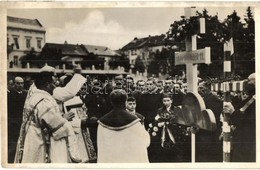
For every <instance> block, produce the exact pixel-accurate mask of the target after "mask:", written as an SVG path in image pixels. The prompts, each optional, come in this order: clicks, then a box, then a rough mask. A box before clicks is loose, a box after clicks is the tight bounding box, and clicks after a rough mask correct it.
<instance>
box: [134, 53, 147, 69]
mask: <svg viewBox="0 0 260 170" xmlns="http://www.w3.org/2000/svg"><path fill="white" fill-rule="evenodd" d="M135 70H136V71H139V73H144V71H145V66H144V62H143V61H142V59H141V57H140V56H137V58H136V59H135Z"/></svg>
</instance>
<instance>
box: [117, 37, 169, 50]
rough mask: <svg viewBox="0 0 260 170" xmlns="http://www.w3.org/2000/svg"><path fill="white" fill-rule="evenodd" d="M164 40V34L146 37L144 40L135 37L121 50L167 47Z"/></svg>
mask: <svg viewBox="0 0 260 170" xmlns="http://www.w3.org/2000/svg"><path fill="white" fill-rule="evenodd" d="M164 39H165V35H164V34H161V35H155V36H148V37H144V38H137V37H135V38H134V39H133V40H132V41H131V42H129V43H128V44H126V45H125V46H124V47H123V48H122V49H121V50H131V49H138V48H142V47H144V46H148V47H154V46H161V45H167V44H168V43H166V42H165V41H164Z"/></svg>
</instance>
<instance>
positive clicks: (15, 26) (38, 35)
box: [7, 16, 46, 68]
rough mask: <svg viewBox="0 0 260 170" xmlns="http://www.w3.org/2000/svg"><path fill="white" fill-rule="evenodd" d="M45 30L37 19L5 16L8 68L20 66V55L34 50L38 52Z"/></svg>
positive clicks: (42, 44)
mask: <svg viewBox="0 0 260 170" xmlns="http://www.w3.org/2000/svg"><path fill="white" fill-rule="evenodd" d="M45 33H46V30H45V28H44V27H43V26H42V24H41V23H40V22H39V21H38V20H37V19H25V18H17V17H11V16H7V49H8V51H7V57H8V65H9V66H8V68H21V67H22V64H21V57H22V56H24V55H26V54H27V53H29V52H30V51H31V50H34V51H35V52H36V53H40V52H41V51H42V48H43V46H44V44H45Z"/></svg>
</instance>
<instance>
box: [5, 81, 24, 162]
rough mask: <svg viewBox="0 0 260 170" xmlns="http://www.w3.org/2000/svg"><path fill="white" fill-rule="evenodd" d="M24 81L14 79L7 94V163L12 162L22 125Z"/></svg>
mask: <svg viewBox="0 0 260 170" xmlns="http://www.w3.org/2000/svg"><path fill="white" fill-rule="evenodd" d="M23 87H24V80H23V78H21V77H15V79H14V88H13V89H10V91H9V92H8V96H7V100H8V103H7V105H8V163H13V162H14V156H15V152H16V144H17V141H18V137H19V130H20V127H21V124H22V118H23V107H24V102H25V99H26V96H27V91H25V90H24V89H23Z"/></svg>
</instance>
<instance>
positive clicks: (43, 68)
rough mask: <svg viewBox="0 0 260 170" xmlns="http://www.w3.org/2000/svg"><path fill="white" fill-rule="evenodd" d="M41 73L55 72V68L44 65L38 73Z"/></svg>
mask: <svg viewBox="0 0 260 170" xmlns="http://www.w3.org/2000/svg"><path fill="white" fill-rule="evenodd" d="M41 72H53V73H54V72H55V68H53V67H51V66H48V65H45V66H44V67H42V68H41V69H40V73H41Z"/></svg>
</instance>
